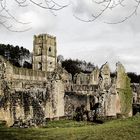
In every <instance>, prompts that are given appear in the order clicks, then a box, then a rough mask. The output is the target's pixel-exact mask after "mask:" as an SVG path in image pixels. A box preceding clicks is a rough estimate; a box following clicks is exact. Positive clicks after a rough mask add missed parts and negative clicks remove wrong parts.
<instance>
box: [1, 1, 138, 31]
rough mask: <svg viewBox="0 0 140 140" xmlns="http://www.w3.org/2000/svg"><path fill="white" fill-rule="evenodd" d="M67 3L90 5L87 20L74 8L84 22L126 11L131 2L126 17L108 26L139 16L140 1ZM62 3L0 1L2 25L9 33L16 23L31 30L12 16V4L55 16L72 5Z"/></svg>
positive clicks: (75, 14)
mask: <svg viewBox="0 0 140 140" xmlns="http://www.w3.org/2000/svg"><path fill="white" fill-rule="evenodd" d="M66 1H67V2H68V1H69V3H71V4H73V2H77V3H80V2H82V1H85V2H88V3H89V4H90V7H91V8H92V10H91V11H90V13H89V15H88V16H87V18H86V19H85V18H83V17H82V16H79V15H78V14H77V11H78V9H77V7H78V6H75V7H74V8H73V9H74V12H73V15H74V17H75V18H76V19H78V20H80V21H83V22H93V21H95V20H97V19H98V18H100V17H101V16H102V15H104V14H105V13H106V12H108V11H109V12H110V13H111V12H112V11H113V10H114V9H117V8H120V7H121V8H123V9H124V8H125V7H126V6H127V4H128V2H129V5H132V3H133V8H132V10H129V12H128V14H127V15H126V16H124V17H122V19H120V20H118V21H115V22H106V23H108V24H118V23H122V22H124V21H126V20H128V19H129V18H131V17H132V16H133V15H136V14H137V11H138V9H139V5H140V0H66ZM60 2H61V1H58V0H11V1H8V0H0V25H1V26H3V27H4V28H6V29H8V30H9V31H16V30H15V26H13V25H14V24H13V23H15V25H16V24H19V25H23V26H24V27H25V25H27V26H26V27H27V28H25V29H23V30H20V32H22V31H26V30H29V29H30V28H29V27H28V25H29V24H30V23H26V22H24V21H19V20H18V18H17V15H16V14H12V11H10V8H9V5H10V4H11V3H14V5H16V6H18V7H19V8H25V7H28V6H30V5H34V6H37V7H39V8H42V9H46V10H49V11H50V12H51V13H52V14H54V15H55V13H54V11H58V10H61V9H63V8H65V7H68V6H69V5H70V4H66V5H62V4H60ZM80 8H81V7H80ZM85 10H86V9H85ZM17 12H18V11H17Z"/></svg>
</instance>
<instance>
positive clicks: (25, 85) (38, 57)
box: [0, 34, 132, 126]
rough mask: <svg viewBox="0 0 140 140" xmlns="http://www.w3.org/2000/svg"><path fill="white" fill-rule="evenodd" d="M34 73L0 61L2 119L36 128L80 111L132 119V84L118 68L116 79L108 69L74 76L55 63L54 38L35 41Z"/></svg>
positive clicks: (0, 59)
mask: <svg viewBox="0 0 140 140" xmlns="http://www.w3.org/2000/svg"><path fill="white" fill-rule="evenodd" d="M33 44H34V46H33V69H25V68H17V67H15V66H13V65H11V64H10V63H9V62H8V61H7V60H5V59H4V58H3V57H2V56H0V120H5V121H6V122H7V124H8V125H9V126H10V125H13V124H14V123H15V122H17V120H22V121H24V122H28V123H34V124H36V125H40V124H42V123H43V122H44V121H45V120H47V119H59V118H62V117H66V118H72V117H73V116H74V112H75V111H76V109H77V108H78V107H81V106H84V109H85V110H86V111H89V112H90V111H91V110H92V111H94V110H93V109H91V108H92V107H93V108H94V106H95V104H97V103H99V104H100V107H99V109H98V111H99V114H100V116H113V117H116V116H117V115H118V114H121V115H123V116H131V115H132V96H131V95H132V93H131V88H130V80H129V78H128V77H127V75H126V74H125V69H124V67H123V65H122V64H121V63H117V65H116V74H115V77H113V78H112V77H111V76H110V73H111V71H110V68H109V64H108V63H105V64H104V65H103V66H102V67H101V68H100V69H99V68H98V67H96V68H95V69H94V70H93V71H92V72H91V73H90V74H84V73H79V74H76V75H75V76H74V78H73V80H72V76H71V74H70V73H68V72H67V71H66V70H65V69H63V68H62V67H61V65H60V64H58V63H57V49H56V37H53V36H50V35H48V34H41V35H38V36H34V41H33Z"/></svg>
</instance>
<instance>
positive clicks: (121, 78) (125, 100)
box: [116, 62, 132, 116]
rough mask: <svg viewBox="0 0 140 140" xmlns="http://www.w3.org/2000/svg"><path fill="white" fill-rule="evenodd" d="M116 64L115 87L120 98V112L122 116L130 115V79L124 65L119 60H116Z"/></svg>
mask: <svg viewBox="0 0 140 140" xmlns="http://www.w3.org/2000/svg"><path fill="white" fill-rule="evenodd" d="M116 66H117V70H116V71H117V82H116V89H117V93H118V95H119V98H120V104H121V109H120V110H121V114H122V115H124V116H132V89H131V86H130V79H129V77H128V76H127V74H126V73H125V68H124V66H123V65H122V64H121V63H120V62H118V63H117V64H116Z"/></svg>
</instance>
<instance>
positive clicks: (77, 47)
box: [0, 0, 140, 74]
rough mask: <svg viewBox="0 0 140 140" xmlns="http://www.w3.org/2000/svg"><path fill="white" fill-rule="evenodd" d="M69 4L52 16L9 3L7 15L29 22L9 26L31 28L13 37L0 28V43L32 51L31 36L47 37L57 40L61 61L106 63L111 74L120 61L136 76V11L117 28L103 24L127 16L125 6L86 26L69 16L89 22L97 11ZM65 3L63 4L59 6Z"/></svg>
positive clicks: (139, 43)
mask: <svg viewBox="0 0 140 140" xmlns="http://www.w3.org/2000/svg"><path fill="white" fill-rule="evenodd" d="M72 1H73V0H71V2H70V5H69V7H67V8H65V9H62V10H61V11H57V12H55V14H56V16H54V14H52V13H51V12H50V11H48V10H43V9H41V8H38V7H36V6H32V5H30V6H28V7H26V8H18V7H17V6H15V3H12V1H11V4H10V5H9V9H10V10H11V12H12V13H13V14H14V15H16V17H17V18H18V19H19V20H22V21H24V22H30V24H28V25H24V26H23V25H22V27H21V26H19V25H17V24H15V23H13V25H14V24H15V25H16V28H18V27H19V28H20V29H26V28H28V27H29V28H30V27H32V28H31V29H30V30H29V31H26V32H23V33H15V32H9V31H7V30H6V29H4V28H3V27H2V26H0V30H1V33H0V43H5V44H7V43H9V44H13V45H19V46H23V47H25V48H27V49H29V50H30V51H32V48H33V43H32V42H33V35H34V34H41V33H47V34H51V35H54V36H56V37H57V54H58V55H59V54H61V55H63V56H64V58H78V59H82V60H86V61H91V62H93V63H94V64H95V65H98V66H99V67H100V66H101V65H102V64H104V63H105V62H106V61H108V62H109V64H110V67H111V69H112V71H114V70H115V64H116V62H118V61H120V62H121V63H122V64H123V65H124V66H125V68H126V70H127V71H129V72H130V71H131V72H136V73H137V74H140V27H139V26H140V11H138V13H137V16H133V17H132V18H130V19H129V20H127V21H125V22H123V23H121V24H106V23H104V22H116V21H119V20H120V19H123V17H125V16H126V15H127V14H128V15H129V14H130V12H131V11H132V10H133V6H134V5H132V4H130V5H129V4H128V7H126V8H121V7H119V8H118V9H117V10H114V11H113V12H112V11H111V10H108V11H106V13H104V14H103V16H102V17H101V18H99V19H97V20H96V21H94V22H89V23H87V22H82V21H79V20H77V19H76V18H75V17H74V16H73V14H75V15H76V16H78V17H80V18H81V19H90V16H91V14H92V13H93V12H95V13H96V14H97V13H98V11H93V9H94V8H93V7H92V5H91V0H74V2H72ZM130 1H131V0H129V2H130ZM61 2H62V1H61ZM68 2H69V1H68V0H66V1H64V3H63V4H67V3H68ZM96 8H97V9H98V7H96V6H95V9H96ZM9 22H11V21H9ZM11 23H12V22H11Z"/></svg>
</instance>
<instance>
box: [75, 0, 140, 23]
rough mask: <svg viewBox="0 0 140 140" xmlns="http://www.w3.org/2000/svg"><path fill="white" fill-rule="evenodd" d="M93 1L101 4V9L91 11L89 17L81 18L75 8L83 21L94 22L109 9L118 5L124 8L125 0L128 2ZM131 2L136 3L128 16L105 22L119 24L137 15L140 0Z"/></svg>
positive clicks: (122, 0) (113, 0)
mask: <svg viewBox="0 0 140 140" xmlns="http://www.w3.org/2000/svg"><path fill="white" fill-rule="evenodd" d="M91 1H92V4H93V5H94V6H96V5H97V6H99V7H100V8H101V9H100V10H99V9H97V10H99V12H98V13H97V12H95V13H94V12H92V13H90V17H87V19H83V18H81V17H80V16H77V15H76V10H77V9H75V12H74V14H73V15H74V17H75V18H76V19H78V20H80V21H83V22H93V21H95V20H96V19H99V17H101V16H102V15H103V14H105V12H106V11H109V10H114V9H116V8H117V7H122V8H125V6H126V5H125V2H127V0H91ZM131 2H135V3H136V5H135V6H134V8H133V11H132V12H130V10H129V13H130V14H128V15H127V16H125V17H122V18H123V19H121V20H119V21H117V22H105V23H108V24H119V23H122V22H125V21H126V20H128V19H130V18H131V17H132V16H134V15H136V14H137V11H138V9H139V6H140V0H131ZM110 12H112V11H110Z"/></svg>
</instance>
